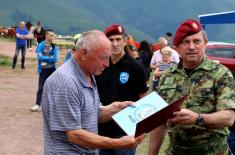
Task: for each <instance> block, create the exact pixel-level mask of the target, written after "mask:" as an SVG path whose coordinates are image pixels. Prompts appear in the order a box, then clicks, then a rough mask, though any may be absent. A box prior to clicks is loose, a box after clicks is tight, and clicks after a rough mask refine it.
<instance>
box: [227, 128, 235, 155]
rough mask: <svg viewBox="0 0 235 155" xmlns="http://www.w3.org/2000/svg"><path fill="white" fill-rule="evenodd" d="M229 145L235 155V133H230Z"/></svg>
mask: <svg viewBox="0 0 235 155" xmlns="http://www.w3.org/2000/svg"><path fill="white" fill-rule="evenodd" d="M228 145H229V148H230V150H231V151H232V153H233V154H235V132H233V131H230V133H229V136H228Z"/></svg>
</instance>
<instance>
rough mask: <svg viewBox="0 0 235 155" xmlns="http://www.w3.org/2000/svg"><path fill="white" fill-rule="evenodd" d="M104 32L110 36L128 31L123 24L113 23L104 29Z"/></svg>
mask: <svg viewBox="0 0 235 155" xmlns="http://www.w3.org/2000/svg"><path fill="white" fill-rule="evenodd" d="M104 33H105V35H106V36H107V37H110V36H112V35H124V34H125V33H126V32H125V29H124V27H123V26H122V25H119V24H113V25H110V26H108V27H107V28H106V29H105V30H104Z"/></svg>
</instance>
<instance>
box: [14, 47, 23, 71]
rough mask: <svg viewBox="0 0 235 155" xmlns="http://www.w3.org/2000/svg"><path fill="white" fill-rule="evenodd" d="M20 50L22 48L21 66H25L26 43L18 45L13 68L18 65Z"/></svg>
mask: <svg viewBox="0 0 235 155" xmlns="http://www.w3.org/2000/svg"><path fill="white" fill-rule="evenodd" d="M20 50H21V68H23V67H24V63H25V52H26V46H25V45H16V50H15V56H14V58H13V65H12V68H15V66H16V63H17V57H18V55H19V52H20Z"/></svg>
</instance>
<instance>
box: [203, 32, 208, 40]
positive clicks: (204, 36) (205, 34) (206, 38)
mask: <svg viewBox="0 0 235 155" xmlns="http://www.w3.org/2000/svg"><path fill="white" fill-rule="evenodd" d="M202 35H203V38H204V39H205V40H206V41H208V37H207V33H206V31H205V30H202Z"/></svg>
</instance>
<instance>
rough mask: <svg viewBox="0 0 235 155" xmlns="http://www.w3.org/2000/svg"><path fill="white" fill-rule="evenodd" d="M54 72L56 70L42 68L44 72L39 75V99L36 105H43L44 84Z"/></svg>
mask: <svg viewBox="0 0 235 155" xmlns="http://www.w3.org/2000/svg"><path fill="white" fill-rule="evenodd" d="M54 71H55V68H42V71H41V73H40V74H39V81H38V91H37V99H36V104H37V105H39V106H40V105H41V100H42V91H43V86H44V83H45V81H46V80H47V78H48V77H49V76H50V75H51V74H52V73H53V72H54Z"/></svg>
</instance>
